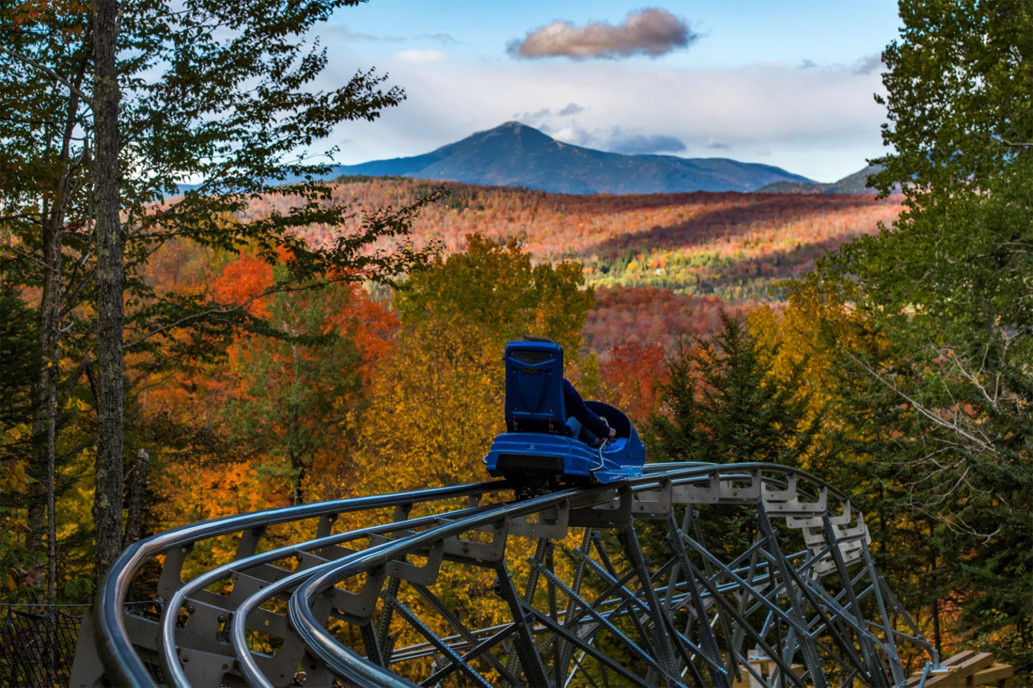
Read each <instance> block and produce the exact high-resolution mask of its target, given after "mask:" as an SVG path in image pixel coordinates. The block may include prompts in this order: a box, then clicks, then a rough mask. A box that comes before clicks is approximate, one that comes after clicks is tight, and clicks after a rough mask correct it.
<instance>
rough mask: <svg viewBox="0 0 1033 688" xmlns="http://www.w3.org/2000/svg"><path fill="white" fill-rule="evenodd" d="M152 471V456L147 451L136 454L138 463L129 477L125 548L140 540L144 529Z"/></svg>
mask: <svg viewBox="0 0 1033 688" xmlns="http://www.w3.org/2000/svg"><path fill="white" fill-rule="evenodd" d="M150 470H151V456H150V454H148V453H147V450H146V449H141V450H140V451H138V452H137V453H136V461H134V462H133V468H132V470H131V471H129V476H128V477H127V479H128V481H129V504H128V506H127V508H126V535H125V538H124V539H123V541H122V546H123V547H128V546H129V545H131V544H133V543H134V542H136V541H137V540H139V539H140V532H141V531H142V529H143V503H144V497H145V495H146V492H147V474H148V473H149V472H150Z"/></svg>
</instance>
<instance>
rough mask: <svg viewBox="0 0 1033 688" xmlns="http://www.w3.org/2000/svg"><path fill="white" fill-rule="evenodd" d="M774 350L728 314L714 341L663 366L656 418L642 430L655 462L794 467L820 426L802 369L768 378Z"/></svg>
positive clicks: (687, 348)
mask: <svg viewBox="0 0 1033 688" xmlns="http://www.w3.org/2000/svg"><path fill="white" fill-rule="evenodd" d="M775 354H776V350H774V349H768V348H765V347H763V346H761V345H760V344H758V342H757V341H756V339H755V338H754V337H753V336H752V335H751V334H750V332H749V330H748V329H747V327H746V325H745V324H744V323H743V322H742V321H741V320H738V319H736V318H734V317H732V316H730V315H728V314H727V313H722V315H721V330H720V331H719V332H718V333H717V334H716V335H714V337H713V338H712V339H709V340H707V339H697V340H695V341H694V342H693V343H691V344H690V343H688V342H683V344H682V346H681V348H680V349H679V351H678V352H677V354H676V355H675V356H674V357H673V358H672V359H671V361H670V362H669V363H668V372H669V379H668V381H667V382H666V383H665V384H664V385H663V387H662V391H661V413H660V414H658V415H656V416H654V417H653V418H652V419H651V421H650V423H649V426H648V427H647V429H646V433H645V437H646V442H647V450H648V455H649V456H650V460H652V461H704V462H714V463H727V462H731V461H737V462H748V461H762V462H771V463H780V464H784V465H789V466H799V465H800V463H801V459H802V457H803V456H804V455H806V453H807V452H808V451H809V450H810V449H811V446H812V444H813V440H814V437H815V433H816V429H817V420H816V419H814V418H810V416H809V414H808V403H809V398H808V395H806V394H800V393H799V390H800V389H802V388H803V384H802V377H801V376H802V369H801V367H800V366H797V367H796V368H795V369H794V370H793V371H792V372H791V373H790V375H789V378H788V380H786V381H781V380H779V379H778V377H777V376H775V375H774V373H773V372H772V365H773V359H774V356H775Z"/></svg>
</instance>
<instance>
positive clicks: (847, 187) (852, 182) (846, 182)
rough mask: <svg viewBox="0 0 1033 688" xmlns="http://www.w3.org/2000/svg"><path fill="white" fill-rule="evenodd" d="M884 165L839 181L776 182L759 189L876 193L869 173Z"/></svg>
mask: <svg viewBox="0 0 1033 688" xmlns="http://www.w3.org/2000/svg"><path fill="white" fill-rule="evenodd" d="M882 167H883V166H882V165H869V166H868V167H866V168H864V169H863V170H860V171H858V172H854V173H853V174H851V175H847V176H846V177H843V178H842V179H840V180H839V181H838V182H832V183H831V184H821V183H818V182H810V183H802V182H782V181H780V182H774V183H772V184H768V185H767V186H762V187H761V188H759V189H757V191H759V192H760V193H821V194H863V193H875V189H871V188H869V187H868V175H871V174H875V173H877V172H880V171H882Z"/></svg>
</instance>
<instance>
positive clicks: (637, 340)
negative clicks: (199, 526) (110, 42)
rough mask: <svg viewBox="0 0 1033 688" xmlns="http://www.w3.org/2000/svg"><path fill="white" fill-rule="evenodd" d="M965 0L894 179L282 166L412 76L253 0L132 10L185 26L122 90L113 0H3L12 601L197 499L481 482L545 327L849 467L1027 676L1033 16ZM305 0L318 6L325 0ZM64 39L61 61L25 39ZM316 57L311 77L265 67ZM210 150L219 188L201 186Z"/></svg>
mask: <svg viewBox="0 0 1033 688" xmlns="http://www.w3.org/2000/svg"><path fill="white" fill-rule="evenodd" d="M107 2H108V0H96V2H95V4H96V5H97V7H99V8H102V7H103V6H105V5H106V4H107ZM188 4H189V3H188ZM245 4H247V3H245ZM325 4H326V7H324V8H323V10H325V11H329V9H328V8H331V7H332V6H334V5H336V4H349V3H333V2H329V3H325ZM948 4H950V5H959V6H964V7H966V8H967V9H966V10H965V11H961V10H959V11H958V12H956V13H940V12H934V11H932V10H929V9H928V8H926V7H925V6H924V5H923V3H912V2H903V3H902V10H901V11H902V21H903V22H904V23H905V25H906V26H907V27H908V32H907V33H906V34H905V35H903V37H902V38H901V41H900V42H899V43H894V44H893V45H891V46H890V47H889V48H888V49H887V51H886V53H885V54H884V56H883V59H884V63H885V65H886V69H887V74H886V76H885V77H884V78H885V83H886V85H887V90H888V93H889V95H888V96H887V98H886V102H887V105H888V110H889V120H890V124H889V125H888V127H887V129H886V130H885V131H884V138H885V140H886V143H887V144H889V145H890V146H892V149H893V151H894V152H893V153H892V154H887V156H886V157H884V158H883V159H882V162H883V163H884V164H885V168H884V169H883V171H882V172H880V173H879V174H878V175H877V176H876V177H875V178H874V180H873V181H874V183H875V186H876V188H877V189H878V190H880V191H881V192H883V196H881V197H877V196H876V195H874V194H868V195H850V196H847V195H789V194H734V193H724V194H707V193H692V194H672V195H650V196H566V195H550V194H545V193H541V192H533V191H526V190H520V189H507V188H485V187H475V186H468V185H461V184H444V185H440V184H436V183H433V182H424V181H415V180H400V179H358V178H349V179H341V180H337V181H335V182H333V183H330V184H323V183H320V182H318V181H313V180H312V179H314V177H313V178H309V180H308V181H305V182H302V183H300V184H295V185H281V184H277V183H273V182H276V181H277V180H279V181H283V180H284V179H285V178H286V177H287V176H288V173H290V176H292V177H297V176H301V177H303V176H304V173H305V172H306V170H307V169H308V168H306V167H305V166H304V165H302V164H301V163H299V162H290V163H284V162H283V159H284V158H285V157H287V154H288V153H290V152H291V151H293V150H295V148H296V147H297V146H298V145H299V142H301V141H304V140H307V139H310V138H312V137H316V138H318V137H320V136H325V135H326V134H327V133H328V132H329V131H330V126H331V125H332V124H333V123H335V122H338V121H342V120H345V119H356V118H367V119H375V117H376V116H377V114H378V113H379V112H380V110H382V109H384V108H386V107H392V106H394V105H397V104H398V103H399V102H401V100H402V99H403V97H404V95H403V93H402V92H401V91H400V90H399V89H395V88H389V87H388V86H387V85H386V84H385V83H384V81H383V79H382V77H380V76H378V75H376V74H375V73H373V72H371V71H369V72H358V73H356V75H355V76H354V77H353V78H352V80H351V81H350V82H349V83H348V84H347V85H346V86H342V87H341V89H340V90H339V91H335V92H332V93H326V94H319V95H318V96H316V95H312V94H310V93H308V92H306V91H305V89H304V88H303V86H304V84H305V83H307V80H308V79H311V78H312V76H313V75H314V74H315V73H318V71H319V68H321V66H322V65H321V64H320V62H319V58H318V54H317V56H316V57H311V58H310V59H308V61H306V59H304V56H305V51H304V50H302V49H301V47H300V46H299V45H297V44H293V43H292V37H293V34H292V33H291V32H289V31H286V32H285V31H281V30H280V28H279V27H278V25H277V26H268V25H264V24H262V22H261V20H260V19H259V18H258V17H259V15H261V14H262V13H261V12H257V11H255V12H252V13H251V14H249V15H248V16H249V17H251V15H252V14H253V15H254V16H253V17H252V18H250V19H248V20H247V21H250V22H254V23H255V27H253V28H254V29H255V30H256V31H259V32H261V33H262V35H263V36H265V38H266V39H267V41H268V42H267V43H265V44H262V46H263V47H249V45H248V44H246V42H245V41H244V40H243V38H241V41H240V42H238V43H232V42H231V43H232V45H228V46H223V45H220V44H219V43H218V41H219V40H221V39H220V38H219V37H218V36H216V35H215V34H211V35H206V36H205V37H203V39H200V38H199V39H197V41H195V42H193V43H190V42H183V41H170V42H164V41H163V40H161V39H160V37H157V36H154V37H152V36H151V35H150V33H149V32H148V30H147V28H148V27H147V24H146V22H141V23H140V24H135V23H132V22H129V23H127V24H125V25H123V26H122V29H121V30H122V31H124V32H125V33H124V34H122V38H121V39H120V40H124V41H126V42H127V44H132V45H133V46H134V49H135V50H137V51H139V54H141V55H148V54H151V53H149V52H148V51H152V52H153V54H154V55H156V56H158V57H155V58H154V59H153V60H150V61H147V60H143V61H140V62H134V61H132V60H129V61H126V62H119V63H117V64H116V63H115V62H114V58H113V57H110V56H109V58H104V59H108V60H109V62H110V63H111V64H108V67H110V68H112V69H114V68H115V67H116V66H117V68H118V69H119V70H122V71H121V72H120V74H121V79H122V80H121V82H120V83H122V84H123V86H122V93H121V94H120V97H121V100H119V98H118V97H116V98H114V102H113V107H114V110H107V111H106V110H104V108H103V107H102V105H104V103H105V96H104V90H103V89H104V88H105V87H106V86H105V84H107V85H108V86H107V87H110V83H111V82H110V77H111V74H109V73H107V72H104V71H103V69H101V67H102V66H103V65H102V63H103V62H104V59H102V58H103V55H102V54H101V53H100V52H97V53H96V54H95V53H94V50H95V48H94V44H93V43H91V42H89V41H86V40H83V38H82V36H83V27H84V26H86V25H87V24H89V25H90V27H91V30H95V31H97V32H101V33H102V32H103V31H104V30H105V29H104V27H105V25H104V24H103V21H108V20H107V19H105V18H104V15H103V13H102V12H100V11H99V10H98V12H99V13H98V14H97V15H96V17H94V16H93V15H92V14H91V12H92V10H93V8H88V7H83V8H78V9H76V10H75V11H74V12H72V15H73V16H72V18H71V19H68V17H67V16H64V15H62V16H60V17H58V16H57V14H58V13H56V12H55V11H54V10H53V9H49V10H45V11H42V12H41V11H40V10H38V9H37V8H34V7H28V6H26V7H25V8H22V9H23V10H24V11H23V13H22V14H19V15H16V16H14V17H13V18H12V17H8V16H6V15H5V17H4V22H5V24H4V26H5V30H8V29H10V30H9V31H8V32H7V33H6V34H5V36H9V37H10V39H9V40H10V46H9V49H7V48H5V50H4V52H3V53H2V56H0V67H2V68H3V69H2V71H0V109H4V108H6V110H7V111H17V112H20V113H22V114H23V115H24V116H23V117H21V118H18V119H16V120H4V121H3V122H2V123H0V126H2V127H4V128H3V130H2V131H0V142H2V143H3V146H4V148H3V151H4V158H3V160H2V167H0V242H2V251H3V254H2V255H3V263H2V265H0V274H2V282H0V287H2V293H0V299H2V301H0V304H2V306H0V310H2V318H0V327H2V330H0V347H2V351H0V354H2V361H3V375H2V379H0V421H2V433H3V434H2V443H0V470H2V473H0V588H2V590H3V600H4V602H5V603H9V604H14V603H24V604H33V603H39V604H58V603H88V602H89V601H90V599H91V596H92V594H93V593H94V591H95V590H96V585H97V580H98V578H99V577H101V576H102V575H103V574H104V572H105V571H106V569H107V567H109V566H110V565H111V562H112V561H113V560H114V557H116V556H117V554H118V552H119V551H120V549H121V547H123V546H124V545H125V544H128V543H130V542H133V541H135V540H137V539H139V538H141V537H144V536H147V535H150V534H153V533H156V532H160V531H163V530H167V529H169V528H173V527H176V526H179V525H182V524H185V523H191V522H196V521H200V520H204V519H210V518H216V517H219V516H224V515H229V514H234V513H238V512H243V511H254V510H260V509H268V508H273V507H278V506H285V505H289V504H299V503H307V502H314V501H319V500H328V499H336V498H341V497H351V496H356V495H362V494H371V493H380V492H389V491H395V490H406V489H413V488H415V487H416V486H427V485H446V484H457V483H462V482H470V481H480V480H483V479H484V478H485V476H484V475H483V473H482V471H483V466H482V463H481V457H482V456H483V455H484V453H485V452H486V450H487V448H488V446H489V445H490V443H491V440H492V438H493V437H494V435H495V434H496V433H498V432H500V431H501V430H502V429H503V428H504V425H505V424H504V422H503V418H502V414H501V412H500V408H501V404H502V399H503V393H504V390H503V370H502V366H501V365H500V355H501V352H502V350H503V347H504V345H505V343H506V341H507V340H509V339H513V338H517V337H520V336H522V335H527V334H530V335H539V336H548V337H551V338H552V339H554V340H555V341H557V342H559V343H560V344H561V345H563V347H564V349H565V351H566V352H567V359H566V366H567V368H566V370H567V374H568V376H569V377H570V378H571V379H572V380H573V381H575V382H576V383H577V385H578V386H579V388H580V389H581V390H582V392H583V393H584V394H585V395H586V396H590V397H596V398H600V399H606V400H608V401H610V402H611V403H613V404H615V405H618V406H620V407H622V408H623V409H625V410H626V411H627V412H628V413H629V415H630V416H631V417H632V419H633V420H634V421H635V423H636V424H637V425H638V427H640V428H641V429H642V431H643V435H644V437H645V439H646V444H647V450H648V457H649V459H648V460H650V461H671V460H688V461H721V462H725V461H738V460H747V459H748V460H755V461H770V462H776V463H786V464H791V465H793V466H797V467H801V468H803V469H805V470H808V471H810V472H812V473H814V474H815V475H817V476H819V477H820V478H822V479H824V480H826V481H828V482H829V483H830V484H833V485H837V486H839V487H840V488H841V489H843V490H844V491H846V492H848V493H849V495H850V497H851V499H852V500H854V502H855V503H856V504H857V506H858V507H860V509H861V510H862V511H863V512H864V513H865V514H866V516H867V518H868V524H869V527H870V528H871V531H872V536H873V538H874V543H873V550H874V552H875V554H876V556H877V559H878V564H879V570H880V571H881V572H882V573H883V575H885V576H886V577H887V578H888V579H889V580H890V581H891V584H892V587H893V588H894V590H896V591H897V593H898V595H899V597H900V598H901V599H902V601H903V603H904V606H905V607H906V608H908V609H910V610H913V613H914V616H915V618H916V620H917V622H918V623H919V625H920V627H921V628H922V630H923V632H924V633H925V634H926V635H927V636H928V637H929V638H930V639H932V640H933V641H934V643H935V644H936V645H937V647H939V648H941V649H942V651H943V653H944V655H946V654H948V653H950V652H951V651H953V650H955V649H958V648H962V647H981V648H993V650H994V652H996V653H997V655H998V656H999V657H1001V658H1002V659H1004V660H1006V661H1009V662H1011V663H1012V664H1014V665H1015V666H1016V667H1017V668H1019V670H1020V671H1025V672H1026V675H1027V676H1028V675H1029V672H1030V671H1031V670H1033V622H1031V619H1033V590H1031V584H1030V581H1031V579H1033V554H1031V551H1033V547H1031V546H1030V545H1031V541H1033V516H1031V513H1033V496H1031V495H1033V413H1031V408H1033V406H1031V404H1033V298H1031V294H1033V283H1031V277H1030V276H1031V275H1033V259H1031V256H1033V251H1031V246H1033V230H1031V227H1033V202H1031V200H1030V195H1029V179H1030V178H1033V144H1031V143H1030V142H1031V141H1033V107H1031V105H1030V102H1031V101H1030V100H1029V98H1028V97H1022V98H1019V97H1013V96H1014V95H1015V94H1016V93H1022V94H1026V95H1028V94H1029V93H1031V92H1033V76H1031V74H1033V72H1031V71H1030V69H1029V65H1030V64H1031V63H1033V50H1031V48H1030V45H1029V40H1028V37H1029V36H1033V10H1031V9H1030V6H1029V4H1028V3H1025V2H1022V0H1000V2H998V3H994V4H999V5H1002V7H1003V6H1007V7H1006V8H1005V9H1001V10H1000V11H999V12H984V11H979V8H973V7H971V6H970V5H971V3H964V2H960V0H959V2H950V3H948ZM158 5H160V3H158ZM317 5H319V3H314V4H313V6H317ZM191 6H192V5H191ZM284 6H285V7H288V8H291V9H289V10H286V9H285V10H284V11H285V12H287V11H289V12H294V13H295V14H294V15H291V16H290V17H288V19H290V20H291V21H290V22H286V20H285V22H286V23H287V24H289V25H291V26H293V27H294V29H292V31H302V30H304V28H305V27H307V26H309V25H311V24H312V23H315V22H318V21H319V20H320V18H321V16H322V15H321V11H316V10H314V9H312V8H309V9H305V8H302V7H300V6H298V7H295V6H294V5H292V4H291V3H284ZM980 7H981V6H980ZM108 9H109V10H111V11H113V10H112V8H111V7H110V6H109V7H108ZM166 9H167V8H166ZM251 9H252V10H253V9H254V8H251ZM1006 10H1007V11H1006ZM148 11H152V12H154V13H156V14H159V15H161V16H152V17H149V18H148V21H150V22H152V23H154V22H157V23H158V24H160V25H161V26H163V27H164V29H165V30H167V31H170V32H171V31H173V29H174V28H175V25H176V24H175V23H176V22H177V21H184V22H186V23H187V24H189V21H187V20H185V19H184V17H185V16H186V15H180V14H176V13H171V12H170V13H168V14H162V12H164V11H165V10H164V9H162V8H160V7H158V6H157V5H156V6H155V8H152V9H151V10H148ZM5 12H6V10H5ZM48 13H49V14H48ZM110 21H111V22H112V24H111V27H113V26H114V24H113V22H114V20H113V19H111V20H110ZM292 22H293V23H292ZM24 26H33V27H34V28H35V30H34V31H24V30H22V29H20V28H17V27H24ZM238 28H239V27H238ZM109 29H110V30H111V31H114V29H113V28H110V27H109ZM188 29H189V27H188ZM184 31H186V32H187V33H189V31H188V30H187V29H184ZM134 32H135V33H134ZM244 34H247V32H244ZM986 35H988V36H992V37H994V40H987V41H980V40H975V39H973V38H972V37H973V36H977V37H978V36H986ZM5 40H8V39H7V38H5ZM55 45H62V46H66V45H67V46H71V47H69V48H68V49H67V50H68V51H70V52H68V51H65V52H60V54H59V55H58V57H55V58H54V59H53V64H52V65H51V67H52V69H50V70H49V71H46V70H44V71H41V70H39V69H37V68H36V67H37V65H38V60H36V58H32V59H31V60H19V59H18V57H17V55H18V54H19V53H20V54H24V55H35V54H37V53H46V51H47V50H51V49H53V46H55ZM944 46H952V48H951V49H947V48H944ZM954 46H957V49H954ZM64 50H65V49H64V48H62V51H64ZM163 51H164V52H163ZM206 51H210V52H211V55H214V56H216V57H217V59H216V58H212V59H207V56H208V54H207V53H206ZM292 51H294V52H292ZM285 54H287V55H293V56H296V57H297V58H298V59H299V60H300V61H301V63H302V66H301V67H299V70H301V71H300V72H296V73H295V72H284V71H283V70H280V71H277V70H274V69H269V68H268V67H269V64H270V63H272V62H277V61H279V60H283V59H285V58H284V57H283V56H284V55H285ZM271 56H273V57H271ZM174 57H176V58H177V59H178V58H182V61H176V60H173V58H174ZM970 58H971V59H970ZM41 59H42V58H41ZM323 59H324V60H325V56H324V58H323ZM156 64H161V65H169V64H175V65H176V68H175V69H170V70H169V72H168V73H167V74H164V75H162V76H160V77H153V75H151V74H150V73H149V72H148V71H147V70H148V69H151V68H152V67H154V65H156ZM94 67H96V70H94ZM134 70H135V71H134ZM267 72H268V73H269V74H272V75H273V76H270V77H268V78H269V79H271V80H272V83H270V84H266V86H267V87H263V89H261V92H250V91H247V90H246V89H244V88H243V86H242V85H243V84H247V83H250V82H249V80H250V79H251V78H253V76H254V75H255V74H257V73H263V74H264V73H267ZM144 73H147V75H148V77H147V79H152V78H153V81H148V80H147V79H143V78H142V77H140V75H141V74H144ZM54 74H59V75H60V78H56V79H55V78H53V77H54ZM137 77H140V78H137ZM959 83H960V84H962V85H965V86H966V88H961V87H960V86H959ZM198 84H207V86H206V89H207V90H205V92H204V93H194V95H193V96H192V97H185V96H184V94H186V93H189V92H190V89H191V88H197V87H198V86H197V85H198ZM83 90H86V91H89V92H90V93H91V94H92V96H91V98H92V99H91V100H90V102H89V103H84V102H83V100H82V99H81V98H80V95H81V94H82V91H83ZM945 93H949V94H952V95H950V96H949V97H950V98H953V99H956V102H954V103H953V106H952V107H942V99H943V98H945V97H947V96H944V94H945ZM270 94H272V95H270ZM116 95H119V94H116ZM270 98H273V99H274V100H272V101H268V102H267V100H263V99H270ZM241 99H243V100H246V101H247V103H245V104H243V105H241V103H240V101H241ZM108 105H112V103H108ZM119 108H121V109H119ZM105 112H106V113H107V114H105ZM241 112H246V113H248V116H247V117H244V118H242V117H239V116H238V115H239V113H241ZM53 113H58V114H57V115H54V114H53ZM285 113H286V114H285ZM957 113H965V114H964V115H960V114H957ZM105 117H108V118H109V119H110V118H115V119H117V120H119V122H118V123H119V125H120V129H119V130H118V131H119V133H118V136H121V137H123V145H121V146H119V145H114V146H112V147H111V149H110V150H108V151H107V152H108V154H109V155H108V157H111V156H112V155H113V156H114V158H116V159H115V160H107V162H108V163H111V164H113V165H116V167H117V165H118V164H119V163H121V165H122V168H121V169H122V173H120V174H117V175H112V174H108V173H106V172H104V169H105V168H103V167H102V166H101V163H102V162H104V161H103V160H102V158H104V157H105V153H104V150H103V147H102V146H101V145H100V141H99V139H98V140H96V141H95V140H94V139H93V138H92V132H93V131H94V129H95V128H96V129H97V130H98V131H100V130H101V128H102V125H103V124H104V123H105ZM40 121H46V122H47V123H48V125H47V126H46V127H40V126H38V123H39V122H40ZM55 121H56V122H57V123H56V124H54V123H53V122H55ZM83 131H90V132H91V136H83V134H82V132H83ZM41 136H43V137H44V139H41V138H40V137H41ZM41 140H43V143H40V141H41ZM229 142H232V145H231V143H229ZM112 151H113V152H112ZM119 152H121V161H119V160H118V158H119ZM292 160H293V159H292ZM309 171H311V170H309ZM316 171H318V170H316ZM184 175H189V176H191V177H194V178H202V179H203V180H204V182H203V183H202V184H200V185H199V186H198V187H197V188H195V189H192V190H191V191H189V192H187V193H186V194H185V195H175V191H176V190H177V186H176V185H177V183H178V181H179V180H180V179H181V178H182V177H183V176H184ZM901 182H907V183H905V184H904V185H903V187H901V186H900V184H901ZM112 185H113V187H114V188H112ZM896 190H901V191H902V193H891V192H894V191H896ZM105 194H109V195H107V196H105ZM111 194H113V195H111ZM104 199H107V201H111V200H112V199H114V201H115V205H114V207H113V213H112V208H110V207H108V205H105V203H104V202H102V201H103V200H104ZM105 213H107V214H105ZM228 547H229V545H227V549H226V550H225V551H215V550H213V551H211V552H204V553H199V556H204V557H210V558H212V559H215V560H218V559H219V558H226V557H230V556H232V552H231V551H230V550H229V548H228Z"/></svg>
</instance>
